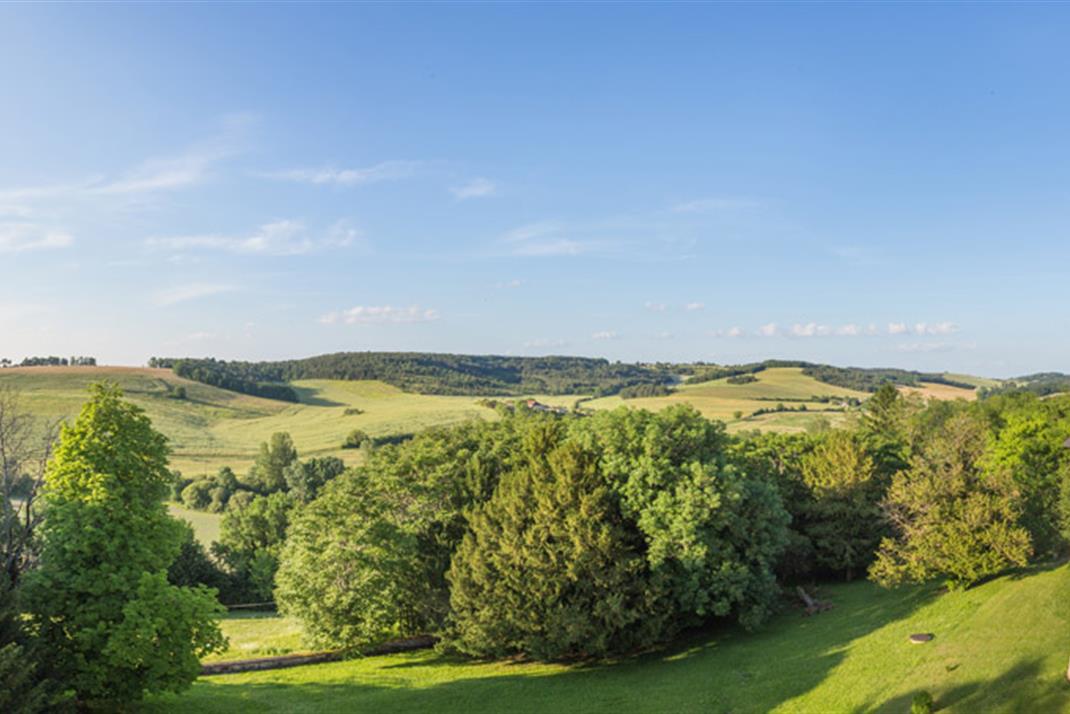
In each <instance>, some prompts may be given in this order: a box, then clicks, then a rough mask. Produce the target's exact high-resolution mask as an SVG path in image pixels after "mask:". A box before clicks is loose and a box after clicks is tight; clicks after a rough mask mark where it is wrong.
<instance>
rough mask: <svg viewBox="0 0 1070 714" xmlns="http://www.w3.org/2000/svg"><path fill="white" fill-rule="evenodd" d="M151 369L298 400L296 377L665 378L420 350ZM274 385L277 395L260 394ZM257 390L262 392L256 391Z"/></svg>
mask: <svg viewBox="0 0 1070 714" xmlns="http://www.w3.org/2000/svg"><path fill="white" fill-rule="evenodd" d="M149 366H152V367H169V368H172V369H174V371H175V373H176V374H178V375H180V376H183V377H188V378H189V379H194V380H197V381H199V382H204V383H206V384H212V385H215V386H218V387H223V388H225V389H233V390H234V391H238V392H243V393H246V394H258V395H259V396H269V397H271V398H275V399H284V400H289V401H297V395H296V392H294V394H293V395H292V398H290V397H288V396H286V395H285V393H284V391H283V389H282V388H283V387H286V385H285V384H283V383H285V382H289V381H292V380H297V379H345V380H360V379H377V380H381V381H383V382H386V383H388V384H392V385H394V386H396V387H398V388H400V389H404V390H405V391H409V392H416V393H419V394H469V395H525V394H587V393H595V394H598V395H609V394H616V393H617V392H618V391H619V390H620V389H622V388H624V387H627V386H631V385H637V384H661V383H667V382H669V381H671V377H670V373H669V372H667V371H663V370H662V369H659V368H656V367H651V366H644V365H638V364H623V363H620V362H610V361H608V360H604V359H591V358H587V357H502V356H494V355H454V354H431V353H421V352H338V353H335V354H329V355H320V356H318V357H309V358H307V359H298V360H286V361H282V362H227V361H223V360H215V359H192V358H189V359H176V358H169V357H153V358H152V359H151V360H150V361H149ZM269 388H270V389H272V390H274V389H276V388H278V395H277V396H271V395H270V394H267V393H264V392H263V391H262V390H264V389H269ZM257 390H261V391H257Z"/></svg>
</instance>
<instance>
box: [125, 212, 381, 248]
mask: <svg viewBox="0 0 1070 714" xmlns="http://www.w3.org/2000/svg"><path fill="white" fill-rule="evenodd" d="M360 237H361V234H360V231H359V230H357V229H356V228H355V227H353V225H352V224H350V223H349V222H348V221H345V220H342V221H338V222H336V223H334V224H333V225H332V226H331V227H330V228H329V229H327V231H326V232H325V233H324V234H323V235H322V236H320V237H316V236H313V235H312V234H311V233H310V232H309V230H308V229H307V228H306V227H305V225H304V224H303V223H301V222H300V221H293V220H281V221H273V222H271V223H265V224H264V225H262V226H260V227H259V228H258V229H256V230H255V231H253V232H252V233H251V234H249V235H245V236H238V235H224V234H219V233H206V234H201V235H188V236H167V237H153V238H149V239H148V240H146V241H145V243H146V245H148V246H150V247H153V248H166V249H170V250H196V249H207V250H224V251H229V252H231V253H239V254H249V255H283V256H285V255H304V254H307V253H313V252H316V251H319V250H324V249H328V248H340V247H344V246H348V245H352V244H353V243H355V242H357V241H358V240H359V239H360Z"/></svg>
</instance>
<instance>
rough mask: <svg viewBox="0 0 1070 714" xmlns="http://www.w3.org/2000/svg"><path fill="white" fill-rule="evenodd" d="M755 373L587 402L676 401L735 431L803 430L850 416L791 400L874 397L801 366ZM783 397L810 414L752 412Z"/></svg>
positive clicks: (659, 404)
mask: <svg viewBox="0 0 1070 714" xmlns="http://www.w3.org/2000/svg"><path fill="white" fill-rule="evenodd" d="M754 376H755V377H756V378H757V381H755V382H749V383H747V384H729V383H728V381H727V379H718V380H715V381H712V382H701V383H699V384H686V383H685V384H681V385H680V386H679V387H678V388H677V390H676V391H675V392H674V393H673V394H670V395H667V396H664V397H645V398H640V399H627V400H625V399H621V398H620V397H615V396H614V397H604V398H602V399H595V400H592V401H588V402H584V404H583V406H585V407H589V408H592V409H611V408H613V407H617V406H620V405H622V404H624V405H627V406H629V407H632V408H635V409H650V410H652V411H658V410H660V409H664V408H665V407H667V406H670V405H672V404H681V403H686V404H691V405H693V406H694V407H695V408H696V409H698V410H699V411H700V412H702V414H703V416H705V417H707V418H709V419H720V420H722V421H725V422H728V424H729V427H730V428H731V429H734V430H738V429H769V430H776V431H802V430H804V429H805V428H806V426H807V424H810V423H812V422H813V421H814V420H815V419H816V418H819V417H825V418H826V419H829V420H830V421H831V422H832V423H833V424H837V423H840V422H842V421H843V420H844V418H845V415H844V414H843V413H841V412H826V413H817V412H819V411H820V410H822V409H827V408H829V407H831V406H834V405H832V404H825V403H822V402H814V401H791V400H809V399H810V398H811V397H814V396H820V397H826V396H829V397H843V398H850V397H855V398H857V399H865V398H866V397H868V396H869V395H868V394H867V393H865V392H859V391H855V390H853V389H845V388H843V387H836V386H833V385H831V384H825V383H824V382H819V381H817V380H816V379H814V378H813V377H809V376H807V375H805V374H803V373H802V369H799V368H795V367H778V368H772V369H766V370H763V371H761V372H758V373H756V374H755V375H754ZM780 400H788V401H785V405H786V406H791V407H793V408H798V407H799V406H800V405H802V404H805V405H806V408H807V411H808V413H803V414H801V413H790V412H781V413H777V414H764V415H761V416H758V417H750V416H749V415H751V414H753V413H754V412H756V411H758V410H759V409H769V408H772V407H775V406H776V404H777V402H778V401H780ZM736 412H742V413H743V418H742V419H736V418H735V413H736Z"/></svg>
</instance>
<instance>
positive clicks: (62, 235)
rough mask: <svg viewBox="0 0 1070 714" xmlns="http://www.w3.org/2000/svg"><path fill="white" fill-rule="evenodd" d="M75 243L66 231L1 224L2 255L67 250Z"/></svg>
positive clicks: (0, 245)
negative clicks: (58, 249) (57, 249)
mask: <svg viewBox="0 0 1070 714" xmlns="http://www.w3.org/2000/svg"><path fill="white" fill-rule="evenodd" d="M73 242H74V239H73V238H72V237H71V235H70V234H69V233H67V232H65V231H62V230H57V229H53V228H48V227H45V226H40V225H36V224H34V223H0V253H27V252H30V251H35V250H50V249H55V248H66V247H67V246H69V245H71V243H73Z"/></svg>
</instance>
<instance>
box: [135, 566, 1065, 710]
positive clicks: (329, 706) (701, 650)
mask: <svg viewBox="0 0 1070 714" xmlns="http://www.w3.org/2000/svg"><path fill="white" fill-rule="evenodd" d="M1068 591H1070V567H1068V566H1065V565H1064V566H1061V567H1058V568H1053V569H1047V570H1045V569H1040V570H1034V571H1031V572H1029V573H1027V574H1022V575H1011V576H1007V577H1002V578H999V579H997V580H994V581H991V582H988V583H986V584H984V585H980V586H977V587H975V588H972V589H970V590H967V591H965V592H951V593H940V592H939V591H938V590H937V589H936V588H935V587H932V586H929V587H920V588H904V589H900V590H881V589H879V588H877V587H876V586H874V585H872V584H870V583H867V582H856V583H852V584H849V585H833V586H827V587H825V588H824V589H823V590H822V596H823V597H826V598H827V599H829V600H831V601H832V602H833V603H835V607H834V608H833V609H832V610H830V611H828V612H825V613H822V614H820V615H817V616H814V617H810V618H804V617H802V616H801V615H800V614H799V612H798V611H797V610H791V611H788V612H785V613H783V614H781V615H780V616H778V617H777V618H775V619H774V620H773V621H772V622H771V623H769V625H767V626H766V627H765V628H763V629H762V630H761V631H759V632H757V633H746V632H743V631H741V630H738V629H735V628H724V629H720V630H714V631H712V632H710V633H707V634H702V635H695V636H693V637H691V638H690V639H688V640H685V641H682V642H680V643H677V644H676V645H674V646H673V647H671V648H669V649H668V650H666V651H663V652H656V653H652V654H649V655H646V656H643V657H639V658H636V659H632V660H626V661H623V662H620V663H616V664H603V665H573V666H569V665H559V664H558V665H555V664H519V663H516V662H512V661H509V662H489V663H482V662H474V661H463V660H456V659H451V658H448V657H442V656H439V655H436V654H434V653H433V652H429V651H425V652H417V653H411V654H402V655H390V656H384V657H369V658H365V659H357V660H352V661H348V662H339V663H334V664H324V665H314V666H309V667H301V668H296V669H289V670H277V671H273V672H259V673H252V674H241V675H224V676H217V677H209V678H202V679H201V680H200V681H199V682H198V683H197V684H195V685H194V687H193V690H192V691H191V692H188V693H186V694H183V695H180V696H178V697H160V698H156V699H154V700H152V701H150V702H149V703H148V705H147V709H148V711H160V712H163V711H168V712H172V711H173V712H186V711H188V712H230V711H238V710H248V709H256V710H257V711H261V712H265V713H267V712H321V711H375V712H382V713H384V714H385V713H387V712H410V711H435V712H444V713H445V712H498V711H503V710H506V709H507V710H509V711H511V712H516V713H518V714H520V713H522V712H544V711H584V712H607V713H615V712H619V711H622V710H625V709H626V710H627V711H632V712H651V713H655V712H666V711H674V712H703V713H705V712H736V713H742V712H811V713H812V712H860V711H867V712H868V711H878V712H889V714H902V713H903V712H906V711H908V710H909V708H910V698H911V697H912V696H913V694H915V693H916V692H918V691H921V690H927V691H929V692H930V693H931V694H932V695H933V696H934V697H935V699H936V707H937V709H938V710H939V711H941V712H944V711H946V712H958V713H961V714H968V713H970V712H978V711H984V712H1007V713H1008V714H1010V713H1012V712H1023V711H1030V712H1063V711H1070V686H1068V685H1067V684H1066V682H1065V680H1064V676H1063V675H1064V672H1065V669H1066V658H1067V656H1068V654H1070V601H1068V600H1067V598H1066V593H1067V592H1068ZM1010 611H1016V612H1028V613H1029V617H1028V618H1017V619H1015V620H1014V621H1013V625H1010V624H1009V622H1008V619H1007V613H1008V612H1010ZM224 628H225V630H226V631H227V633H228V634H229V635H230V636H231V652H230V655H229V656H232V657H233V656H243V654H242V653H243V652H252V653H258V652H259V653H264V652H267V651H275V652H278V651H287V650H289V649H294V648H295V647H297V644H298V643H299V640H300V638H299V635H298V633H297V631H295V630H294V623H293V622H292V621H288V620H286V619H284V618H269V619H266V620H264V619H260V620H250V618H248V617H241V618H232V619H229V620H227V621H225V622H224ZM915 632H931V633H933V634H934V635H935V639H934V640H933V641H932V642H931V643H928V644H924V645H913V644H910V643H909V642H908V641H907V638H908V636H909V635H910V634H912V633H915ZM265 648H267V649H265ZM280 648H281V649H280Z"/></svg>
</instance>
